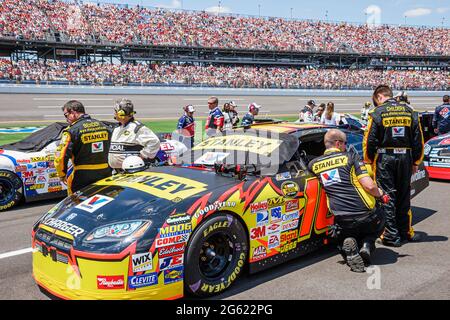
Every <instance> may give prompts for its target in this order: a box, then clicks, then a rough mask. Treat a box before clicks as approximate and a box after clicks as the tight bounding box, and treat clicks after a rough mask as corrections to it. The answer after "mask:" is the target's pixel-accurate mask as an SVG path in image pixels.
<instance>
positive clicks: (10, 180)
mask: <svg viewBox="0 0 450 320" xmlns="http://www.w3.org/2000/svg"><path fill="white" fill-rule="evenodd" d="M22 195H23V194H22V182H21V181H20V179H19V177H18V176H17V175H16V174H15V173H13V172H11V171H5V170H0V211H4V210H7V209H10V208H12V207H14V206H15V205H16V204H18V203H19V202H20V201H21V200H22Z"/></svg>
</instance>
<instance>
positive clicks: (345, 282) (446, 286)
mask: <svg viewBox="0 0 450 320" xmlns="http://www.w3.org/2000/svg"><path fill="white" fill-rule="evenodd" d="M449 194H450V183H449V182H440V181H432V182H431V184H430V187H429V188H427V189H426V190H424V191H423V192H422V193H421V194H419V195H418V196H417V197H416V198H415V199H413V201H412V205H413V206H414V207H413V212H414V224H415V226H414V227H415V229H416V231H417V232H419V233H421V234H422V235H423V236H424V239H423V242H420V243H409V244H406V245H404V246H403V247H401V248H388V247H383V246H381V245H377V247H378V249H377V251H376V252H375V255H374V259H373V263H374V265H375V266H376V270H375V269H374V270H375V272H374V273H372V274H369V273H353V272H351V271H349V268H348V267H347V266H345V265H341V264H340V261H341V260H342V259H341V257H340V255H339V254H337V252H336V251H335V250H334V249H333V248H332V247H327V248H323V249H321V250H320V251H318V252H316V253H312V254H310V255H307V256H304V257H301V258H298V259H295V260H292V261H290V262H288V263H286V264H284V265H280V266H278V267H274V268H272V269H270V270H267V271H264V272H261V273H257V274H254V275H244V276H243V277H241V278H240V279H239V280H238V281H237V282H236V283H235V285H233V286H232V287H231V288H230V290H229V291H227V292H226V293H224V294H222V295H220V296H218V297H216V299H250V300H251V299H262V300H271V299H276V300H278V299H280V300H286V299H288V300H303V299H388V300H390V299H450V282H449V281H448V279H449V277H450V246H449V242H448V238H449V236H450V219H449V214H450V213H449V210H448V208H449V207H450V203H449V202H450V200H449V197H448V195H449ZM56 203H57V201H47V202H39V203H35V204H25V205H21V206H20V207H17V208H16V209H14V210H11V211H7V212H3V213H0V299H48V297H47V296H46V295H44V294H42V293H41V292H40V291H39V289H38V287H37V286H36V284H35V283H34V281H33V278H32V267H31V253H30V252H29V248H30V231H31V228H32V226H33V224H34V222H35V221H36V220H37V219H38V218H39V217H40V216H41V215H42V214H44V213H45V212H46V211H47V210H49V209H50V208H51V207H52V206H53V205H54V204H56ZM22 249H25V253H24V252H23V251H18V250H22ZM27 249H28V250H27ZM376 275H379V276H380V277H379V282H378V281H377V280H376V279H374V278H373V277H374V276H376ZM368 282H369V284H370V286H369V287H371V288H372V289H369V288H368V286H367V283H368ZM378 284H379V289H377V285H378Z"/></svg>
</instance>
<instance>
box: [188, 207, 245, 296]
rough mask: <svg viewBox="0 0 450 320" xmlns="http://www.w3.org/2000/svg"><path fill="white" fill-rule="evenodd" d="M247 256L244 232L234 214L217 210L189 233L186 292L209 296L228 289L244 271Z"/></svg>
mask: <svg viewBox="0 0 450 320" xmlns="http://www.w3.org/2000/svg"><path fill="white" fill-rule="evenodd" d="M247 256H248V237H247V231H246V229H245V228H244V226H243V225H242V223H241V222H240V221H239V220H238V219H237V218H236V217H235V216H233V215H231V214H226V213H220V214H217V215H214V216H212V217H210V218H209V219H208V220H206V221H205V222H204V223H202V224H201V225H200V226H199V227H198V228H197V229H196V230H195V231H194V232H193V234H192V236H191V238H190V240H189V244H188V246H187V248H186V252H185V269H184V285H185V290H186V292H187V293H189V294H192V295H195V296H198V297H210V296H213V295H217V294H220V293H222V292H223V291H225V290H226V289H228V288H229V287H230V286H231V285H232V284H233V283H234V282H235V281H236V279H237V278H238V277H239V276H240V275H241V274H242V273H243V271H244V268H245V266H246V261H247Z"/></svg>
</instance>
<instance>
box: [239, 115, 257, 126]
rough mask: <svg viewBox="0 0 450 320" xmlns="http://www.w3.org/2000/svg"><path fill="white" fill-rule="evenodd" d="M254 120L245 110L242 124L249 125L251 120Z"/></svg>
mask: <svg viewBox="0 0 450 320" xmlns="http://www.w3.org/2000/svg"><path fill="white" fill-rule="evenodd" d="M254 121H255V117H254V116H253V114H251V113H250V112H247V113H246V114H245V116H244V117H243V118H242V125H243V126H244V127H245V126H251V125H252V124H253V122H254Z"/></svg>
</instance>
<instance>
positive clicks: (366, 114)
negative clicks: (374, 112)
mask: <svg viewBox="0 0 450 320" xmlns="http://www.w3.org/2000/svg"><path fill="white" fill-rule="evenodd" d="M371 107H372V103H371V102H370V101H367V102H366V103H365V104H364V107H363V108H362V109H361V121H362V122H363V123H364V124H367V121H369V110H370V108H371Z"/></svg>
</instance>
